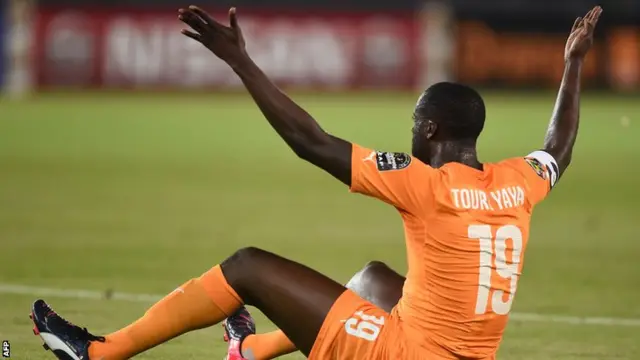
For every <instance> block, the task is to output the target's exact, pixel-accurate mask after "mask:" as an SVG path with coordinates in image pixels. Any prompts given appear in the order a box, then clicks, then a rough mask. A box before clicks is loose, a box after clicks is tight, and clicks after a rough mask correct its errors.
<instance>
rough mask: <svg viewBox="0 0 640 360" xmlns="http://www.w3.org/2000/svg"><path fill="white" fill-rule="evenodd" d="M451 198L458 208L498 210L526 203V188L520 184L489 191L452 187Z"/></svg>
mask: <svg viewBox="0 0 640 360" xmlns="http://www.w3.org/2000/svg"><path fill="white" fill-rule="evenodd" d="M451 199H452V200H453V206H455V207H457V208H458V209H465V210H486V211H496V210H504V209H510V208H515V207H520V206H522V205H524V190H523V189H522V187H520V186H508V187H505V188H502V189H498V190H495V191H490V192H488V193H487V192H485V191H483V190H478V189H451Z"/></svg>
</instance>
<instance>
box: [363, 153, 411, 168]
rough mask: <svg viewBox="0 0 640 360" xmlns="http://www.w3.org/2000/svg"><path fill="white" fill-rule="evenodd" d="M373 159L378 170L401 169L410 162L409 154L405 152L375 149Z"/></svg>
mask: <svg viewBox="0 0 640 360" xmlns="http://www.w3.org/2000/svg"><path fill="white" fill-rule="evenodd" d="M372 155H373V154H372ZM375 159H376V166H377V167H378V171H389V170H402V169H404V168H406V167H407V166H409V164H411V156H409V154H405V153H394V152H383V151H376V152H375Z"/></svg>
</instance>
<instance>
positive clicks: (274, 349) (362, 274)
mask: <svg viewBox="0 0 640 360" xmlns="http://www.w3.org/2000/svg"><path fill="white" fill-rule="evenodd" d="M404 281H405V278H404V277H403V276H402V275H400V274H398V273H397V272H395V271H393V270H392V269H391V268H389V267H388V266H387V265H386V264H384V263H382V262H379V261H372V262H370V263H368V264H367V265H365V267H364V268H363V269H362V270H360V271H359V272H358V273H356V274H355V275H354V276H353V277H352V278H351V280H349V282H348V283H347V285H346V287H347V288H348V289H350V290H352V291H354V292H355V293H357V294H358V295H359V296H360V297H362V298H363V299H365V300H367V301H369V302H371V303H373V304H374V305H376V306H378V307H380V308H381V309H383V310H385V311H387V312H390V311H391V309H392V308H393V307H394V306H395V305H396V304H397V303H398V300H400V297H401V296H402V287H403V285H404ZM242 320H243V319H241V321H242ZM227 326H232V325H229V324H228V325H227ZM244 328H245V329H246V327H244ZM241 346H242V352H243V354H245V355H247V356H249V357H250V358H251V359H256V360H265V359H274V358H276V357H279V356H282V355H286V354H290V353H293V352H295V351H296V350H297V349H296V347H295V345H294V344H293V343H292V342H291V341H290V340H289V339H288V338H287V336H286V335H285V334H284V333H283V332H282V331H281V330H277V331H273V332H270V333H266V334H258V335H249V336H247V337H246V338H245V339H244V341H242V344H241ZM230 351H235V353H236V354H238V350H237V348H236V349H232V347H231V346H230Z"/></svg>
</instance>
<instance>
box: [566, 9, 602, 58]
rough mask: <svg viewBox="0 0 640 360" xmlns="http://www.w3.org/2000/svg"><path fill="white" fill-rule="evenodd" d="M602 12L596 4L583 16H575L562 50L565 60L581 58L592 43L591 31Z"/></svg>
mask: <svg viewBox="0 0 640 360" xmlns="http://www.w3.org/2000/svg"><path fill="white" fill-rule="evenodd" d="M600 14H602V8H601V7H600V6H596V7H594V8H593V9H591V11H589V12H588V13H587V15H585V16H584V18H577V19H576V21H575V23H574V24H573V28H572V29H571V34H570V35H569V39H567V45H566V47H565V50H564V58H565V60H566V61H569V60H572V59H577V60H582V59H584V57H585V56H586V55H587V53H588V52H589V49H591V46H592V45H593V32H594V30H595V28H596V25H597V24H598V19H600Z"/></svg>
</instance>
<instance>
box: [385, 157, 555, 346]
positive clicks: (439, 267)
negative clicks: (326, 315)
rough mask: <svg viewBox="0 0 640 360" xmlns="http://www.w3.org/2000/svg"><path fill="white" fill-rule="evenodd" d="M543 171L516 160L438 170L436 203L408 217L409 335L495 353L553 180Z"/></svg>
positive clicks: (404, 308)
mask: <svg viewBox="0 0 640 360" xmlns="http://www.w3.org/2000/svg"><path fill="white" fill-rule="evenodd" d="M422 166H426V165H423V164H422ZM536 167H538V170H542V167H543V166H542V165H541V163H540V162H539V161H536V162H534V163H532V160H526V159H524V158H514V159H509V160H505V161H502V162H500V163H495V164H485V165H484V169H483V170H482V171H480V170H477V169H474V168H471V167H468V166H465V165H462V164H460V163H449V164H447V165H445V166H443V167H441V168H439V169H436V170H435V171H434V172H433V175H432V176H431V184H430V187H431V189H432V197H433V198H432V199H430V201H428V203H430V206H429V207H428V208H426V209H425V210H424V213H423V214H422V215H418V214H404V213H403V218H404V220H405V227H406V230H407V246H408V261H409V272H408V274H407V281H406V284H405V288H404V294H403V298H402V300H401V301H400V303H399V306H398V307H397V310H396V311H397V313H398V315H399V316H401V317H402V319H403V322H404V323H405V324H406V326H408V327H409V328H413V329H412V330H415V331H408V332H407V333H408V334H409V336H410V337H411V336H416V335H417V337H419V336H420V335H419V334H429V337H430V339H428V340H429V341H433V342H435V343H437V345H439V346H442V347H443V348H445V349H446V350H447V351H449V352H451V353H453V354H455V355H457V356H460V357H471V358H484V357H490V356H492V355H493V354H494V353H495V352H496V350H497V347H498V344H499V343H500V340H501V338H502V334H503V332H504V329H505V326H506V323H507V317H508V313H509V311H510V309H511V305H512V303H513V299H514V295H515V292H516V289H517V283H518V279H519V277H520V273H521V271H522V265H523V258H524V251H525V248H526V245H527V240H528V238H529V223H530V218H531V212H532V208H533V206H534V205H535V204H536V203H537V202H538V201H540V200H541V198H542V197H543V196H544V194H546V191H548V186H546V185H543V186H544V188H543V189H542V191H541V189H540V182H542V183H544V182H545V179H544V177H545V176H546V175H545V173H544V172H542V171H540V172H539V173H537V172H536ZM416 215H417V216H416ZM417 229H421V231H415V230H417ZM422 230H423V231H422ZM411 334H414V335H411ZM415 340H417V341H419V339H415Z"/></svg>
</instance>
